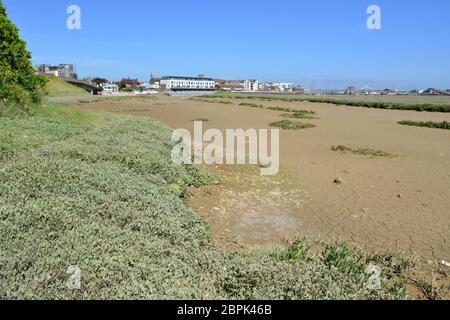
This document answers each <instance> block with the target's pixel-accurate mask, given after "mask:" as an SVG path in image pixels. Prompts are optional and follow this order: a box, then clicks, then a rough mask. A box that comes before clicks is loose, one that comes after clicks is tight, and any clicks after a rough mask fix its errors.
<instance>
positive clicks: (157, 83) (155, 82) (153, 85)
mask: <svg viewBox="0 0 450 320" xmlns="http://www.w3.org/2000/svg"><path fill="white" fill-rule="evenodd" d="M149 88H150V89H155V90H159V89H160V88H161V78H157V77H154V76H153V75H151V76H150V86H149Z"/></svg>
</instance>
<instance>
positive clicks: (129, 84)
mask: <svg viewBox="0 0 450 320" xmlns="http://www.w3.org/2000/svg"><path fill="white" fill-rule="evenodd" d="M120 83H121V84H122V85H124V86H125V87H126V88H127V89H133V88H137V87H138V86H139V80H138V79H130V78H126V79H125V78H124V79H122V80H120Z"/></svg>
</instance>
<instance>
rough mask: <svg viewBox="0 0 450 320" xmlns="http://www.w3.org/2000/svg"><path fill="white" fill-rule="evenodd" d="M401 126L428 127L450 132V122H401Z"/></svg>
mask: <svg viewBox="0 0 450 320" xmlns="http://www.w3.org/2000/svg"><path fill="white" fill-rule="evenodd" d="M399 124H401V125H404V126H416V127H427V128H437V129H447V130H450V122H447V121H443V122H434V121H400V122H399Z"/></svg>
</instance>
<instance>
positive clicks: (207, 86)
mask: <svg viewBox="0 0 450 320" xmlns="http://www.w3.org/2000/svg"><path fill="white" fill-rule="evenodd" d="M160 85H161V89H163V90H173V91H189V90H192V91H213V90H215V82H214V80H213V79H211V78H199V77H173V76H169V77H163V78H161V81H160Z"/></svg>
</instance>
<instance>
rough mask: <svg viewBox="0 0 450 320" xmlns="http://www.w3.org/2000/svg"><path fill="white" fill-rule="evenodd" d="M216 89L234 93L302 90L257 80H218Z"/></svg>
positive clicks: (288, 84) (289, 85)
mask: <svg viewBox="0 0 450 320" xmlns="http://www.w3.org/2000/svg"><path fill="white" fill-rule="evenodd" d="M216 88H217V89H218V90H225V91H235V92H238V91H240V92H259V91H261V92H298V91H302V90H303V89H301V88H300V87H298V86H296V85H295V84H294V83H278V82H259V81H258V80H231V81H226V80H218V81H217V82H216Z"/></svg>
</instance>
